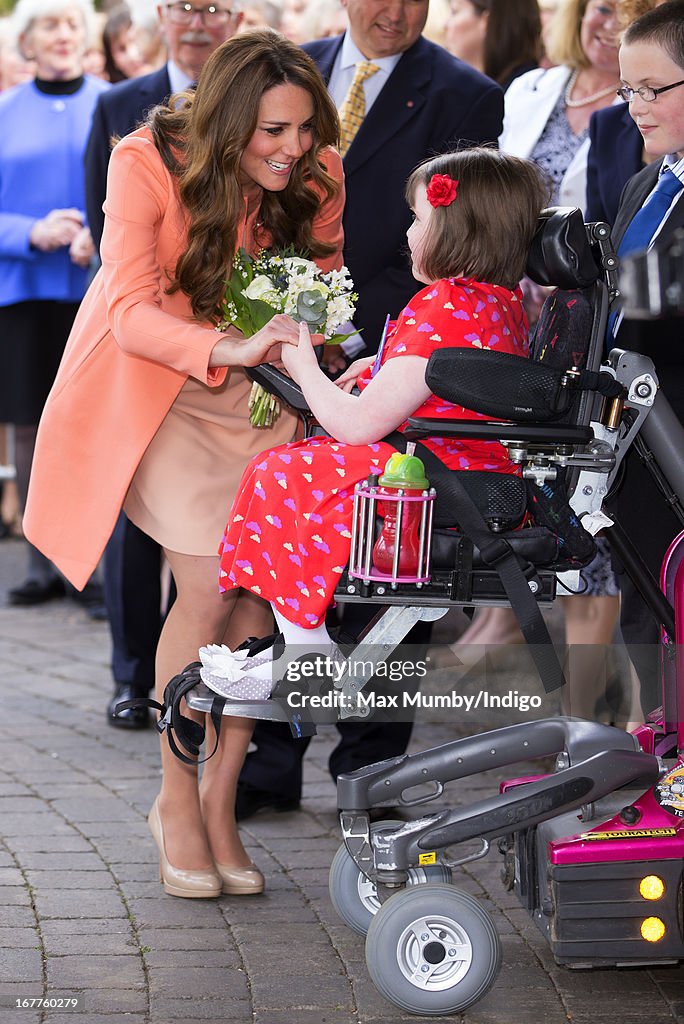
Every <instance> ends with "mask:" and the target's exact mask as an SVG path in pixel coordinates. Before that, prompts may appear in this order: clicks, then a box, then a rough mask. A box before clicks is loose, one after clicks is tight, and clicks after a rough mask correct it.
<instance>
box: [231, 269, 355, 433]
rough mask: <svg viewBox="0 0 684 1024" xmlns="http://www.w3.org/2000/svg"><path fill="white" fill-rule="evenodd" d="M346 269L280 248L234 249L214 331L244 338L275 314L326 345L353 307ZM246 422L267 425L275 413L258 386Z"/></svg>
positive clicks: (272, 401) (274, 405)
mask: <svg viewBox="0 0 684 1024" xmlns="http://www.w3.org/2000/svg"><path fill="white" fill-rule="evenodd" d="M353 288H354V285H353V282H352V279H351V277H350V276H349V271H348V270H347V268H346V267H342V269H341V270H330V271H327V272H323V271H322V270H321V269H320V268H319V267H318V266H317V265H316V264H315V263H314V262H313V260H309V259H305V258H304V257H303V256H300V255H297V254H296V253H294V252H292V251H290V250H285V251H281V252H271V251H269V250H268V249H262V250H261V252H260V253H258V255H257V256H256V257H251V256H249V255H248V254H247V253H246V252H245V251H244V250H243V249H240V250H239V252H238V254H237V255H236V257H235V260H234V262H233V272H232V274H231V276H230V279H229V280H228V281H227V282H226V291H225V295H224V298H223V302H222V303H221V307H220V310H219V323H218V330H225V328H226V327H229V326H232V327H237V329H238V330H240V331H242V333H243V334H244V335H245V337H250V336H251V335H252V334H255V333H256V332H257V331H259V330H261V328H262V327H264V326H265V325H266V324H267V323H268V322H269V320H270V319H271V318H272V317H274V316H275V315H276V313H287V314H288V315H289V316H291V317H292V318H293V319H294V320H298V321H304V322H305V323H307V324H308V325H309V329H310V331H311V332H312V334H322V335H323V338H324V339H325V342H326V343H327V344H331V345H332V344H339V343H340V342H341V341H344V340H345V339H346V338H349V337H350V336H351V334H338V333H336V332H337V330H338V328H339V327H341V326H342V325H343V324H346V323H348V322H349V321H350V320H351V318H352V317H353V316H354V313H355V311H356V305H355V303H356V301H357V299H358V296H357V295H356V294H355V292H354V291H353ZM249 408H250V422H251V424H252V426H254V427H270V426H271V425H272V424H273V421H274V420H275V418H276V417H277V415H278V413H279V412H280V406H279V404H278V401H277V400H276V399H275V398H274V397H273V396H272V395H269V394H268V393H267V392H266V391H264V389H263V388H262V387H261V385H259V384H256V383H255V384H254V386H253V387H252V393H251V395H250V399H249Z"/></svg>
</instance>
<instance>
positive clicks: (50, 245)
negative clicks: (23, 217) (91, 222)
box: [29, 209, 83, 252]
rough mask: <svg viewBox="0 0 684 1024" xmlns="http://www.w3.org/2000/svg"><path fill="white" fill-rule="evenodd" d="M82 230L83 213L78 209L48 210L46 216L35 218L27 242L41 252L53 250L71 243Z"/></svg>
mask: <svg viewBox="0 0 684 1024" xmlns="http://www.w3.org/2000/svg"><path fill="white" fill-rule="evenodd" d="M82 230H83V215H82V214H81V212H80V210H74V209H67V210H50V212H49V213H48V215H47V216H46V217H43V219H42V220H37V221H36V222H35V224H34V225H33V227H32V228H31V232H30V234H29V242H30V243H31V245H32V246H33V248H34V249H40V251H41V252H54V251H55V250H56V249H63V248H64V247H65V246H67V245H71V243H72V242H73V241H74V239H75V238H76V236H77V235H78V234H79V232H81V231H82Z"/></svg>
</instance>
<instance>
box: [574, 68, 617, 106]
mask: <svg viewBox="0 0 684 1024" xmlns="http://www.w3.org/2000/svg"><path fill="white" fill-rule="evenodd" d="M579 75H580V73H579V71H573V73H572V74H571V75H570V80H569V81H568V84H567V85H566V87H565V96H564V99H565V106H566V107H588V106H589V104H590V103H595V102H596V100H602V99H603V97H604V96H610V94H611V93H614V92H615V91H616V89H617V86H616V85H609V86H608V88H607V89H600V90H599V92H594V93H592V94H591V96H584V97H583V98H582V99H581V100H571V99H570V97H571V96H572V90H573V89H574V88H575V86H576V85H577V79H578V78H579Z"/></svg>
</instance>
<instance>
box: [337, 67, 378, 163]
mask: <svg viewBox="0 0 684 1024" xmlns="http://www.w3.org/2000/svg"><path fill="white" fill-rule="evenodd" d="M379 70H380V68H379V67H378V66H377V64H371V62H370V61H368V60H363V61H361V63H360V64H357V65H356V74H355V75H354V81H353V82H352V84H351V85H350V86H349V92H348V93H347V95H346V96H345V97H344V100H343V101H342V106H341V107H340V110H339V115H340V153H341V154H342V156H345V155H346V152H347V150H348V149H349V147H350V146H351V144H352V142H353V141H354V136H355V135H356V133H357V132H358V130H359V128H360V127H361V122H362V121H363V119H364V117H365V116H366V97H365V95H364V91H363V83H364V82H365V81H366V79H367V78H370V77H371V76H372V75H374V74H376V72H378V71H379Z"/></svg>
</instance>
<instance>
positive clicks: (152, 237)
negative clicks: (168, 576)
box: [24, 128, 344, 589]
mask: <svg viewBox="0 0 684 1024" xmlns="http://www.w3.org/2000/svg"><path fill="white" fill-rule="evenodd" d="M325 163H326V167H327V169H328V173H329V174H331V175H332V176H333V177H334V178H335V179H336V180H338V181H339V182H340V183H342V181H343V173H342V161H341V159H340V157H339V156H338V154H337V153H336V152H335V151H334V150H329V151H327V153H326V157H325ZM246 206H247V204H246V202H245V215H244V218H243V222H242V224H241V225H240V228H239V231H238V239H239V240H240V244H241V245H246V246H247V247H249V248H253V247H254V243H253V241H252V227H253V224H254V221H255V220H256V217H257V216H258V209H257V210H256V211H254V212H253V213H252V214H251V215H250V216H249V217H247V215H246ZM343 207H344V188H343V186H342V187H341V188H340V192H339V194H338V195H337V196H336V197H335V198H334V199H332V200H330V201H329V202H327V203H325V204H324V205H323V206H322V207H321V211H320V213H319V215H318V217H317V219H316V222H315V225H314V231H315V235H316V237H317V238H319V239H322V240H325V241H327V242H330V243H332V244H334V245H335V247H336V251H335V253H334V254H333V255H332V256H331V257H328V258H327V259H326V260H320V261H319V263H320V265H321V267H322V268H323V269H326V270H327V269H331V268H332V267H337V268H339V267H340V266H341V264H342V240H343V238H342V210H343ZM104 209H105V231H104V235H103V239H102V268H101V269H100V271H99V272H98V274H97V275H96V277H95V279H94V280H93V283H92V285H91V287H90V288H89V290H88V292H87V294H86V296H85V298H84V300H83V303H82V304H81V307H80V310H79V313H78V315H77V317H76V320H75V323H74V327H73V330H72V332H71V335H70V337H69V341H68V343H67V346H66V350H65V352H64V357H63V359H62V362H61V365H60V368H59V371H58V373H57V378H56V380H55V383H54V386H53V388H52V391H51V392H50V395H49V397H48V400H47V403H46V406H45V410H44V412H43V416H42V418H41V421H40V427H39V431H38V439H37V444H36V450H35V456H34V460H33V468H32V472H31V483H30V489H29V496H28V501H27V506H26V512H25V516H24V531H25V533H26V536H27V537H28V539H29V540H30V541H31V543H32V544H34V545H35V546H36V547H37V548H39V549H40V550H41V551H42V552H43V553H44V554H45V555H46V556H47V557H48V558H50V559H51V560H52V561H53V562H54V563H55V564H56V565H57V566H58V567H59V569H60V570H61V571H62V572H63V573H64V575H65V576H66V577H67V579H69V580H70V581H71V582H72V583H73V584H74V585H75V586H76V587H78V588H79V589H81V588H82V587H83V586H84V585H85V583H86V582H87V580H88V579H89V578H90V575H91V573H92V572H93V570H94V568H95V566H96V565H97V563H98V561H99V559H100V557H101V555H102V552H103V550H104V547H105V545H106V543H107V540H108V539H109V536H110V534H111V532H112V530H113V528H114V525H115V523H116V520H117V517H118V515H119V511H120V509H121V507H122V505H123V502H124V499H125V497H126V492H127V490H128V487H129V484H130V482H131V480H132V478H133V475H134V473H135V471H136V468H137V466H138V463H139V462H140V459H141V458H142V456H143V454H144V452H145V449H146V448H147V446H148V444H149V443H150V441H151V440H152V438H153V437H154V435H155V433H156V431H157V430H158V428H159V425H160V424H161V422H162V420H163V419H164V417H165V416H166V414H167V412H168V410H169V409H170V407H171V405H172V404H173V402H174V401H175V399H176V397H177V396H178V393H179V392H180V390H181V388H182V387H183V384H184V382H185V381H186V380H187V378H188V377H189V376H191V377H194V378H196V379H198V380H200V381H202V382H205V383H206V384H208V385H209V386H214V387H216V386H218V385H219V384H221V383H222V382H223V380H224V379H225V377H226V373H227V372H230V371H226V369H225V368H213V369H209V366H208V363H209V356H210V354H211V351H212V349H213V347H214V345H215V344H216V334H215V332H214V330H213V328H212V327H211V326H210V325H209V324H207V325H204V324H199V323H196V322H194V321H193V320H192V318H191V308H190V302H189V300H188V298H187V296H185V295H184V294H182V293H181V292H176V294H174V295H167V294H166V291H165V289H166V286H167V281H168V278H167V274H168V273H169V272H170V271H172V270H173V268H174V267H175V264H176V261H177V259H178V256H179V254H180V252H182V250H183V246H184V243H185V239H186V237H187V221H186V216H185V213H184V210H183V208H182V207H181V205H180V203H179V200H178V196H177V193H176V188H175V184H174V180H173V178H172V177H171V175H170V174H169V172H168V170H167V169H166V167H165V166H164V164H163V163H162V160H161V158H160V156H159V153H158V151H157V149H156V147H155V145H154V143H153V142H152V139H151V136H150V133H149V131H148V130H147V129H145V128H141V129H139V130H138V131H136V132H133V133H132V134H131V135H129V136H127V137H126V138H125V139H123V140H122V141H121V142H119V143H118V145H117V146H116V147H115V149H114V151H113V153H112V157H111V160H110V165H109V174H108V181H107V199H106V202H105V206H104ZM45 329H46V330H49V324H46V325H45ZM246 429H250V428H248V426H247V423H246ZM236 443H239V439H238V438H236ZM266 444H267V442H266ZM265 446H266V445H265ZM218 540H219V538H217V544H218Z"/></svg>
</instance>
